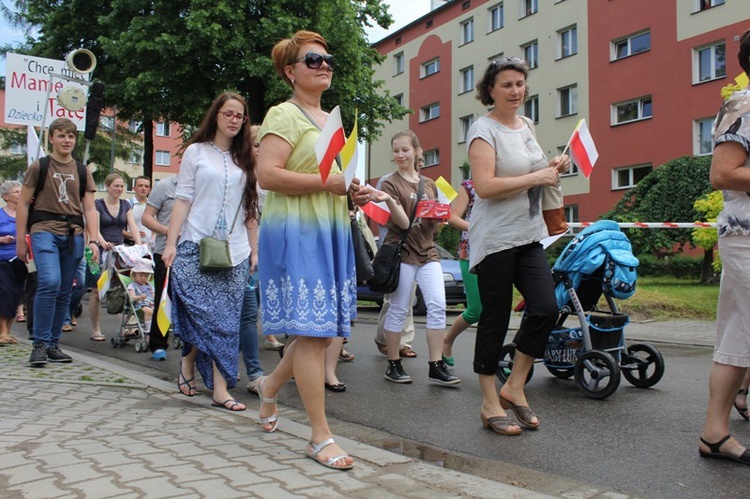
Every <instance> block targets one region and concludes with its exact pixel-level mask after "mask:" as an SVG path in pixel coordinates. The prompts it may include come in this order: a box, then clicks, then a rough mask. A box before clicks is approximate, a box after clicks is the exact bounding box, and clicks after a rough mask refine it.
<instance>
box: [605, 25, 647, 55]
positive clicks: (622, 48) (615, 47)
mask: <svg viewBox="0 0 750 499" xmlns="http://www.w3.org/2000/svg"><path fill="white" fill-rule="evenodd" d="M611 50H612V54H611V60H613V61H616V60H618V59H623V58H625V57H630V56H631V55H635V54H640V53H641V52H646V51H647V50H651V32H650V31H646V32H645V33H637V34H635V35H630V36H628V37H626V38H620V39H618V40H614V41H613V42H612V46H611Z"/></svg>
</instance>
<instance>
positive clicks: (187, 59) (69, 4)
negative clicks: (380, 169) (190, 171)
mask: <svg viewBox="0 0 750 499" xmlns="http://www.w3.org/2000/svg"><path fill="white" fill-rule="evenodd" d="M15 6H16V9H17V11H18V12H19V15H18V17H17V18H16V24H18V23H19V22H20V23H25V25H26V26H33V27H35V28H36V29H37V30H38V32H39V36H38V38H37V39H36V40H33V42H32V43H31V45H30V50H29V52H30V53H31V54H33V55H39V56H44V57H50V58H58V59H59V58H61V57H63V56H64V55H65V54H66V53H68V52H69V51H70V50H72V49H76V48H87V49H89V50H91V51H92V52H93V53H94V54H95V55H96V56H97V59H98V66H97V68H96V71H95V76H96V78H97V79H99V80H101V81H102V82H103V83H104V84H105V85H106V91H105V102H106V104H107V105H108V106H111V107H115V108H116V109H117V113H118V118H119V119H123V120H127V119H137V120H141V121H142V122H143V132H144V174H146V175H151V172H152V164H151V161H152V156H153V154H152V153H153V124H152V121H153V120H170V121H176V122H179V123H181V124H183V125H186V126H187V129H188V130H190V129H191V127H192V126H195V125H197V124H198V122H199V120H200V118H201V117H202V115H203V113H204V112H205V110H206V108H207V107H208V105H209V103H210V102H211V100H212V99H213V98H214V97H215V96H216V95H217V94H218V93H219V92H221V91H223V90H227V89H234V90H236V91H238V92H239V93H241V94H243V95H245V96H246V97H247V99H248V103H249V105H250V117H251V119H252V121H253V122H256V123H259V122H260V121H261V120H262V118H263V116H265V112H266V111H267V109H268V108H269V107H271V106H272V105H275V104H277V103H279V102H281V101H284V100H286V99H287V98H289V96H290V95H291V92H290V90H289V88H287V87H286V86H285V85H284V84H283V83H282V82H281V80H280V79H279V78H278V77H276V75H275V72H274V69H273V63H272V61H271V58H270V54H271V48H272V47H273V45H274V44H275V43H276V42H277V41H278V40H280V39H282V38H285V37H289V36H290V35H291V34H293V33H294V32H295V31H297V30H299V29H309V30H314V31H318V32H320V33H321V34H322V35H323V36H324V37H325V38H326V40H328V42H329V44H330V49H331V52H332V53H333V54H334V55H335V57H336V62H337V65H336V72H335V78H334V83H333V86H332V88H331V90H329V91H328V92H326V94H325V96H324V101H323V105H324V106H325V107H327V108H329V109H330V108H332V107H333V106H335V105H340V106H341V109H342V115H343V117H344V121H345V126H346V127H347V129H350V128H351V125H352V123H353V121H354V113H355V109H358V110H359V116H358V118H359V136H360V137H362V138H363V139H364V140H371V139H373V138H376V137H377V136H378V135H379V130H380V128H381V127H382V125H381V124H380V123H379V122H380V121H384V120H393V119H399V118H401V117H402V116H403V115H404V114H406V112H408V110H407V109H405V108H403V107H401V106H399V105H397V104H396V102H395V100H394V99H392V98H391V97H390V96H389V95H387V93H385V94H383V93H382V92H378V89H379V88H380V87H381V86H382V84H383V82H382V81H375V82H373V81H372V76H373V74H374V70H373V69H372V67H373V65H375V64H378V63H380V62H381V60H382V56H380V55H379V54H378V52H377V51H376V50H375V49H373V48H372V47H370V45H369V44H368V43H367V41H366V37H365V32H364V27H365V26H370V25H372V23H376V24H378V25H379V26H382V27H387V26H388V25H389V24H390V23H391V22H392V19H391V17H390V16H389V14H388V12H387V6H386V5H385V4H383V3H382V2H381V0H249V1H248V0H245V1H239V0H214V1H206V0H111V1H105V2H101V1H95V0H76V1H72V0H57V1H51V0H16V1H15Z"/></svg>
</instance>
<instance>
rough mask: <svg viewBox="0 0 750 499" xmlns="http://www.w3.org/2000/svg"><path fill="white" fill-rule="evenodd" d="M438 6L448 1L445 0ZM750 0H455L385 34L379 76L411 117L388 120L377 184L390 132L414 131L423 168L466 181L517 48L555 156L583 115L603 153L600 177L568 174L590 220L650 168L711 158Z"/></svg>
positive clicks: (577, 209) (749, 17)
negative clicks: (482, 124) (491, 92)
mask: <svg viewBox="0 0 750 499" xmlns="http://www.w3.org/2000/svg"><path fill="white" fill-rule="evenodd" d="M436 3H438V4H440V3H441V2H436ZM748 28H750V2H747V1H745V0H658V1H654V0H503V1H497V0H494V1H493V0H454V1H448V2H442V5H438V6H437V7H436V8H435V9H433V10H432V11H431V12H430V13H428V14H427V15H425V16H422V17H421V18H419V19H417V20H416V21H414V22H412V23H411V24H409V25H407V26H405V27H404V28H402V29H400V30H398V31H396V32H394V33H391V34H389V35H388V36H387V37H385V38H384V39H382V40H380V41H378V42H376V43H375V44H374V47H375V48H376V49H377V50H378V51H379V52H380V53H381V54H383V55H385V56H386V60H385V61H384V63H383V64H382V65H381V66H379V67H378V68H376V74H375V76H374V77H375V78H376V79H379V80H384V81H385V86H384V89H385V90H387V91H388V92H389V93H390V95H392V96H393V97H394V98H395V99H396V100H397V101H399V102H400V103H401V104H402V105H404V106H405V107H408V108H410V109H411V110H412V111H413V113H412V114H410V115H407V116H406V117H405V118H404V119H403V120H400V121H394V122H392V123H386V125H385V128H384V130H383V134H382V136H381V137H380V139H379V140H378V141H376V142H373V143H371V144H370V145H369V150H368V153H367V162H368V170H367V171H368V173H369V178H370V179H371V180H372V181H373V182H375V181H376V180H377V179H378V178H379V177H380V176H382V175H384V174H386V173H388V172H390V171H392V170H393V166H392V163H391V160H390V158H391V153H390V138H391V136H392V135H393V134H394V133H395V132H397V131H398V130H401V129H404V128H411V129H412V130H414V131H415V132H416V133H417V135H418V136H419V138H420V141H421V142H422V146H423V148H424V150H425V169H424V170H423V173H424V174H425V175H427V176H428V177H431V178H437V177H439V176H441V175H442V176H443V177H445V178H446V179H447V180H449V181H450V182H451V183H452V184H453V185H454V187H457V186H458V184H459V183H460V181H461V180H462V179H463V175H464V173H463V171H462V169H461V166H462V165H463V164H464V163H465V162H466V160H467V153H466V146H467V144H466V140H465V139H466V133H467V131H468V129H469V127H470V126H471V124H472V123H473V121H474V120H475V119H476V118H477V117H479V116H481V115H483V114H485V113H487V112H488V111H489V109H488V108H486V107H485V106H483V105H482V104H481V103H480V102H479V101H478V100H476V98H475V95H476V91H475V86H476V83H477V81H479V79H480V78H481V76H482V74H483V72H484V70H485V69H486V68H487V66H488V64H489V62H490V61H491V60H492V59H494V58H496V57H498V56H500V55H520V56H522V57H523V58H524V59H526V60H527V61H528V63H529V65H530V67H531V68H532V69H531V73H530V76H529V79H528V85H529V87H530V97H529V99H528V101H527V102H526V103H525V105H524V107H523V114H525V115H526V116H528V117H530V118H531V119H532V120H533V121H534V123H535V124H536V129H537V134H538V137H539V142H540V144H541V146H542V148H543V149H544V150H545V152H546V153H547V154H548V156H550V157H551V156H554V155H556V154H559V152H560V151H562V149H563V148H564V147H565V144H566V143H567V140H568V138H569V137H570V135H571V133H572V131H573V129H574V128H575V126H576V124H577V123H578V120H579V119H581V118H585V119H586V121H587V122H588V124H589V128H590V129H591V133H592V135H593V137H594V141H595V143H596V145H597V148H598V150H599V155H600V156H599V160H598V162H597V164H596V167H595V168H594V172H593V173H592V175H591V176H590V178H588V179H587V178H585V177H584V176H583V175H582V174H581V173H580V172H578V171H577V168H574V169H573V170H572V171H571V172H570V173H569V174H568V175H565V176H564V177H563V179H562V182H563V191H564V193H565V205H566V209H567V212H568V219H569V220H570V221H592V220H595V219H596V218H597V217H598V216H599V215H600V214H601V213H603V212H605V211H607V210H609V209H611V208H612V207H613V206H614V204H615V203H616V202H617V201H618V200H619V199H620V198H621V197H622V194H623V193H624V192H625V191H626V190H627V189H629V188H631V187H633V186H634V185H635V184H636V183H637V182H638V180H640V179H641V178H643V176H645V175H646V174H647V173H648V172H650V171H651V170H652V169H653V168H656V167H658V166H659V165H660V164H662V163H664V162H665V161H668V160H670V159H674V158H677V157H680V156H684V155H693V154H711V152H712V151H711V141H710V138H709V136H710V123H711V120H712V119H713V117H714V116H715V113H716V111H717V110H718V108H719V105H720V104H721V98H720V95H719V91H720V89H721V87H723V86H725V85H727V84H729V83H732V82H733V80H734V77H735V76H736V75H738V74H739V73H740V72H741V68H740V67H739V64H738V63H737V58H736V54H737V49H738V40H739V35H740V34H741V33H742V32H743V31H744V30H746V29H748Z"/></svg>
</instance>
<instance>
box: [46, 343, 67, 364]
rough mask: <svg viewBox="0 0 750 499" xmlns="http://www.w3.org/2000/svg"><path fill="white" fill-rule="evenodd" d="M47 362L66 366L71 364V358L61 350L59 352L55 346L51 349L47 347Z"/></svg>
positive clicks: (58, 348)
mask: <svg viewBox="0 0 750 499" xmlns="http://www.w3.org/2000/svg"><path fill="white" fill-rule="evenodd" d="M47 360H48V361H50V362H60V363H63V364H67V363H69V362H73V357H71V356H70V355H68V354H67V353H64V352H63V351H62V350H60V347H59V346H57V345H55V346H53V347H47Z"/></svg>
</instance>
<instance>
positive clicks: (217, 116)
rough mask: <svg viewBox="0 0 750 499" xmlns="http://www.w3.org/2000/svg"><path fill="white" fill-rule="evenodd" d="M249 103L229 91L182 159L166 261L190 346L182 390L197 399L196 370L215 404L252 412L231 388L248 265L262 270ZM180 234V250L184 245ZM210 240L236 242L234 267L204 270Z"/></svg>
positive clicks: (179, 326) (177, 329)
mask: <svg viewBox="0 0 750 499" xmlns="http://www.w3.org/2000/svg"><path fill="white" fill-rule="evenodd" d="M251 143H252V142H251V136H250V125H249V124H248V108H247V103H246V102H245V99H244V98H242V97H241V96H240V95H238V94H235V93H232V92H224V93H222V94H221V95H219V96H218V97H217V98H216V99H215V100H214V101H213V103H212V104H211V107H210V108H209V110H208V112H207V113H206V116H205V117H204V119H203V122H202V123H201V125H200V128H199V129H198V130H197V131H196V132H195V134H193V137H192V138H191V139H190V141H189V142H188V146H187V148H186V149H185V153H184V155H183V157H182V164H181V166H180V175H179V180H178V182H177V191H176V193H175V202H174V206H173V207H172V216H171V219H170V223H169V230H168V231H167V244H166V247H165V249H164V253H163V254H162V260H163V261H164V264H165V265H167V266H168V267H170V266H171V268H172V271H171V282H172V284H171V286H172V323H173V328H174V333H175V334H176V335H177V336H178V337H179V338H180V339H181V340H182V341H183V349H182V361H181V364H180V374H179V378H178V381H177V387H178V389H179V390H180V392H182V394H184V395H186V396H188V397H192V396H194V395H195V394H196V393H197V387H196V384H195V368H196V367H197V368H198V371H199V372H200V374H201V377H202V378H203V382H204V383H205V385H206V386H207V387H208V388H210V389H212V390H213V406H215V407H220V408H223V409H227V410H230V411H244V410H245V406H244V405H243V404H241V403H239V402H237V401H236V400H234V399H233V398H232V396H231V395H230V394H229V391H228V389H229V388H232V387H234V385H235V384H236V383H237V373H238V369H239V366H238V358H237V352H238V351H239V324H240V311H241V308H242V296H243V289H244V287H245V283H246V282H247V273H248V265H249V267H250V269H251V270H252V269H254V268H255V266H256V265H257V256H256V255H257V251H256V248H257V241H258V238H257V221H256V219H255V213H256V205H257V199H258V195H257V192H256V190H255V185H256V181H255V161H254V158H253V154H252V150H251ZM178 236H179V238H180V244H179V246H177V239H178ZM204 237H215V238H217V239H222V240H228V241H229V252H230V256H231V260H232V265H233V267H232V268H228V269H226V270H211V271H204V270H201V269H200V267H199V257H200V253H199V248H200V246H199V244H200V241H201V239H203V238H204Z"/></svg>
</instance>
